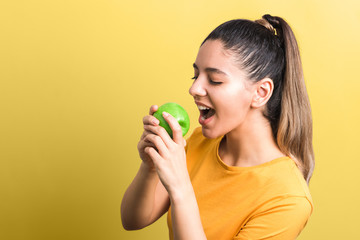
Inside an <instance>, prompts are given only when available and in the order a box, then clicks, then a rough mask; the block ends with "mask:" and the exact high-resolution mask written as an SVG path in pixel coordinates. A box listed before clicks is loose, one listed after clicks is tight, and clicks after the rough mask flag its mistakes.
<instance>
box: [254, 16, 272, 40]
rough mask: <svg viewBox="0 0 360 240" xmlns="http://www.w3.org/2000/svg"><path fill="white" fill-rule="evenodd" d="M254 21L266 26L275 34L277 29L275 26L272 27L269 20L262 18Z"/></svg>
mask: <svg viewBox="0 0 360 240" xmlns="http://www.w3.org/2000/svg"><path fill="white" fill-rule="evenodd" d="M255 22H256V23H258V24H260V25H262V26H264V27H266V28H267V29H269V30H270V31H271V33H272V34H274V35H275V36H276V35H277V31H276V28H274V27H273V26H272V25H271V24H270V23H269V21H267V20H266V19H264V18H262V19H258V20H255Z"/></svg>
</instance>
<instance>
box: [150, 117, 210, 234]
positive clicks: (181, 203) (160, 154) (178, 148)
mask: <svg viewBox="0 0 360 240" xmlns="http://www.w3.org/2000/svg"><path fill="white" fill-rule="evenodd" d="M163 116H164V118H165V119H166V121H167V122H168V123H169V125H170V127H171V129H172V131H173V139H171V138H170V136H169V135H168V134H167V132H166V131H165V130H164V129H163V128H162V127H159V126H149V125H147V126H146V127H145V129H146V130H147V131H149V132H152V133H153V134H149V135H148V136H147V139H148V141H149V142H152V143H153V145H154V147H147V148H145V152H146V153H147V154H148V155H149V156H150V157H151V159H152V160H153V163H154V167H155V169H156V172H157V174H158V176H159V179H160V181H161V182H162V183H163V185H164V187H165V189H166V191H167V192H168V194H169V198H170V202H171V214H172V215H171V217H172V226H173V233H174V239H176V240H180V239H186V240H191V239H196V240H201V239H206V236H205V233H204V229H203V227H202V224H201V219H200V213H199V209H198V205H197V202H196V198H195V193H194V190H193V187H192V185H191V181H190V177H189V174H188V171H187V166H186V154H185V150H184V145H185V141H184V139H183V138H182V133H181V127H180V125H179V124H178V123H177V121H176V120H175V119H174V118H173V117H172V116H171V115H169V114H166V113H165V114H163Z"/></svg>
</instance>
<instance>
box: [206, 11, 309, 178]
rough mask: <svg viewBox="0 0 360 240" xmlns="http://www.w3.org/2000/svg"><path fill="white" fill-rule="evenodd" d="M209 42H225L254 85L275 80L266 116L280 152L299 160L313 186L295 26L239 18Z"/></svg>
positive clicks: (270, 18)
mask: <svg viewBox="0 0 360 240" xmlns="http://www.w3.org/2000/svg"><path fill="white" fill-rule="evenodd" d="M207 40H221V42H222V43H223V45H224V48H225V49H227V50H230V51H231V52H233V53H234V54H235V56H236V57H237V61H238V63H239V67H240V68H241V69H243V70H244V71H245V72H246V73H247V74H248V78H249V79H250V80H251V81H254V82H257V81H260V80H262V79H264V78H270V79H272V81H273V83H274V89H273V93H272V96H271V98H270V99H269V101H268V102H267V105H266V110H265V112H264V116H265V117H266V118H267V119H268V120H269V122H270V124H271V128H272V132H273V136H274V139H275V140H276V142H277V144H278V146H279V148H280V150H282V151H283V152H284V153H285V154H287V155H289V156H291V157H292V158H293V159H294V160H295V162H296V163H297V165H298V166H299V168H300V169H301V171H302V172H303V175H304V178H305V179H306V180H307V182H309V181H310V178H311V175H312V172H313V168H314V153H313V146H312V118H311V108H310V102H309V98H308V95H307V91H306V87H305V82H304V78H303V71H302V66H301V60H300V53H299V49H298V45H297V42H296V39H295V36H294V33H293V32H292V30H291V28H290V26H289V25H288V24H287V23H286V22H285V20H284V19H282V18H280V17H273V16H270V15H264V16H263V18H262V19H259V20H256V21H250V20H245V19H236V20H231V21H228V22H225V23H223V24H221V25H220V26H218V27H217V28H216V29H214V30H213V31H212V32H211V33H210V34H209V36H207V38H206V39H205V40H204V42H203V43H202V44H204V43H205V42H206V41H207Z"/></svg>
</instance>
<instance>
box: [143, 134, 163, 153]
mask: <svg viewBox="0 0 360 240" xmlns="http://www.w3.org/2000/svg"><path fill="white" fill-rule="evenodd" d="M144 140H145V141H147V142H149V143H151V144H153V145H154V146H155V148H156V149H157V151H158V153H159V154H160V156H162V157H164V158H165V157H166V156H167V155H168V149H167V146H166V145H165V143H164V141H163V139H162V138H161V137H160V136H158V135H155V134H149V135H147V136H146V138H145V139H144Z"/></svg>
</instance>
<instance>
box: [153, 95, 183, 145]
mask: <svg viewBox="0 0 360 240" xmlns="http://www.w3.org/2000/svg"><path fill="white" fill-rule="evenodd" d="M163 112H167V113H169V114H170V115H171V116H173V117H174V118H175V119H176V120H177V121H178V123H179V124H180V126H181V130H182V135H183V136H185V134H186V133H187V132H188V131H189V128H190V119H189V115H188V114H187V112H186V111H185V109H184V108H183V107H182V106H180V105H179V104H177V103H173V102H169V103H165V104H164V105H161V106H160V107H159V109H158V110H157V111H156V112H155V113H154V114H153V116H154V117H156V118H157V119H158V120H159V121H160V123H159V125H160V126H162V127H163V128H165V130H166V131H167V132H168V134H169V135H170V137H171V138H172V137H173V134H172V130H171V128H170V126H169V124H168V123H167V122H166V120H165V119H164V117H163V115H162V113H163Z"/></svg>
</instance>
